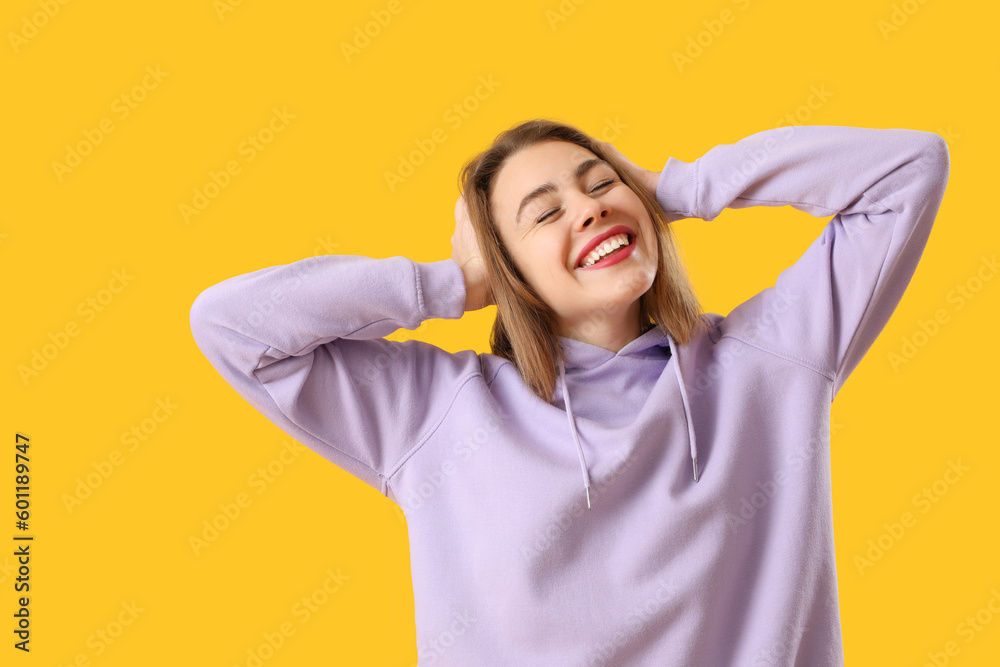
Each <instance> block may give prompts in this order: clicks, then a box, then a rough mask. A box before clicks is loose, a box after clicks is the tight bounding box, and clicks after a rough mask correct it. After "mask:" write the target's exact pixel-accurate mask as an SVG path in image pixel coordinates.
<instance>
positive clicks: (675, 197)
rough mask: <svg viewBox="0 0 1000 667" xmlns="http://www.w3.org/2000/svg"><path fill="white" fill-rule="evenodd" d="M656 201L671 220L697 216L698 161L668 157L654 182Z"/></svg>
mask: <svg viewBox="0 0 1000 667" xmlns="http://www.w3.org/2000/svg"><path fill="white" fill-rule="evenodd" d="M656 201H657V202H658V203H659V204H660V208H662V209H663V210H664V212H666V213H667V216H668V218H669V219H670V220H671V222H672V221H673V220H680V219H682V218H699V217H701V216H699V215H698V163H697V162H681V161H680V160H678V159H676V158H669V159H668V160H667V164H666V165H665V166H664V167H663V171H662V172H661V173H660V180H659V182H657V184H656Z"/></svg>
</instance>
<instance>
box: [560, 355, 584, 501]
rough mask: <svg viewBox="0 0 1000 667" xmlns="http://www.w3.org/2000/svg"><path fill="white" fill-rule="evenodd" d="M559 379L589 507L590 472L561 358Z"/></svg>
mask: <svg viewBox="0 0 1000 667" xmlns="http://www.w3.org/2000/svg"><path fill="white" fill-rule="evenodd" d="M559 379H560V380H561V381H562V388H563V398H565V399H566V418H567V419H568V420H569V428H570V430H571V431H572V432H573V440H575V441H576V451H577V453H578V454H579V455H580V468H581V469H582V470H583V488H584V490H585V491H586V492H587V509H591V507H590V472H589V471H588V470H587V460H586V459H585V458H583V445H581V444H580V434H578V433H577V432H576V422H575V421H574V419H573V406H571V405H570V402H569V391H568V390H567V387H566V370H565V368H564V367H563V360H562V359H561V358H560V359H559Z"/></svg>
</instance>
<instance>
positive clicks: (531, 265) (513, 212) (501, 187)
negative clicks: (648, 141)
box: [491, 140, 658, 337]
mask: <svg viewBox="0 0 1000 667" xmlns="http://www.w3.org/2000/svg"><path fill="white" fill-rule="evenodd" d="M491 205H492V207H493V213H494V217H495V218H496V220H497V224H498V225H499V232H500V238H501V239H503V242H504V244H505V245H506V247H507V250H508V252H509V253H510V255H511V257H512V258H513V260H514V263H515V264H516V265H517V267H518V269H519V270H520V271H521V275H523V276H524V278H525V280H526V281H527V282H528V284H530V285H531V287H532V288H533V289H534V290H535V291H536V292H537V293H538V295H539V296H540V297H541V298H542V299H543V300H544V301H545V302H546V303H547V304H548V305H549V306H550V307H551V308H552V309H553V310H554V311H555V313H556V315H557V316H558V318H559V321H560V331H559V333H560V335H570V334H571V333H572V332H579V331H586V330H587V329H588V327H593V326H594V325H598V326H600V325H603V324H604V323H606V322H607V321H612V322H614V321H622V322H623V321H625V318H626V317H634V318H635V322H636V325H638V299H639V297H640V296H642V294H644V293H645V292H646V290H648V289H649V287H650V286H651V285H652V284H653V279H654V278H655V276H656V266H657V257H658V254H657V253H658V248H657V240H656V235H655V233H654V231H653V222H652V220H651V219H650V217H649V213H648V212H647V211H646V208H645V207H644V206H643V204H642V201H641V200H640V199H639V197H638V196H637V195H636V194H635V193H634V192H633V191H632V190H631V189H630V188H629V187H628V186H627V185H625V184H624V183H623V182H622V180H621V179H620V178H619V177H618V174H617V173H616V172H615V170H614V169H613V168H612V167H611V165H610V164H608V163H607V162H605V161H603V160H600V159H599V158H598V157H597V156H596V155H594V154H593V153H592V152H590V151H589V150H587V149H586V148H583V147H582V146H578V145H577V144H574V143H571V142H567V141H561V140H547V141H543V142H539V143H536V144H533V145H532V146H529V147H528V148H525V149H522V150H520V151H518V152H517V153H516V154H514V155H513V156H512V157H510V158H509V159H508V161H507V163H506V164H505V165H504V166H503V167H502V168H501V169H500V172H499V173H498V174H497V176H496V179H495V182H494V189H493V193H492V201H491ZM609 231H613V232H614V233H612V235H611V236H610V237H608V238H607V242H611V241H612V239H615V238H618V239H621V238H622V237H621V236H620V233H624V234H626V237H627V239H628V245H627V246H622V247H619V249H617V250H616V251H613V254H610V256H609V257H607V259H604V260H601V261H599V262H597V263H592V264H590V266H586V265H587V264H588V263H589V262H591V260H593V258H594V255H592V254H591V252H590V249H591V248H592V247H593V244H592V242H593V241H594V240H595V239H598V238H601V237H604V236H606V235H607V232H609ZM597 247H599V248H603V247H605V242H601V243H600V244H599V245H598V246H597ZM570 337H575V336H570Z"/></svg>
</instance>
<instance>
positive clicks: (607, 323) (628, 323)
mask: <svg viewBox="0 0 1000 667" xmlns="http://www.w3.org/2000/svg"><path fill="white" fill-rule="evenodd" d="M557 333H558V335H559V336H562V337H564V338H570V339H572V340H578V341H580V342H582V343H587V344H589V345H595V346H597V347H602V348H604V349H605V350H611V351H612V352H618V351H619V350H620V349H622V348H623V347H625V346H626V345H628V344H629V343H631V342H632V341H633V340H635V339H636V338H638V337H639V336H641V335H642V334H643V333H645V329H644V327H642V326H640V323H639V301H638V300H636V301H634V302H632V304H631V305H629V306H628V307H627V308H626V309H616V310H601V311H600V312H597V313H592V314H590V315H589V316H584V317H581V318H578V319H574V320H561V321H560V322H559V327H558V332H557Z"/></svg>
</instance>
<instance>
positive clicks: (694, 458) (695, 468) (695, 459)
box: [691, 456, 698, 482]
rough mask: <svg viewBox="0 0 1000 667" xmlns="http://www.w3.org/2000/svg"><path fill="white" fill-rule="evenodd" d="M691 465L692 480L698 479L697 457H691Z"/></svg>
mask: <svg viewBox="0 0 1000 667" xmlns="http://www.w3.org/2000/svg"><path fill="white" fill-rule="evenodd" d="M691 465H692V466H694V481H696V482H697V481H698V457H697V456H692V457H691Z"/></svg>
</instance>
